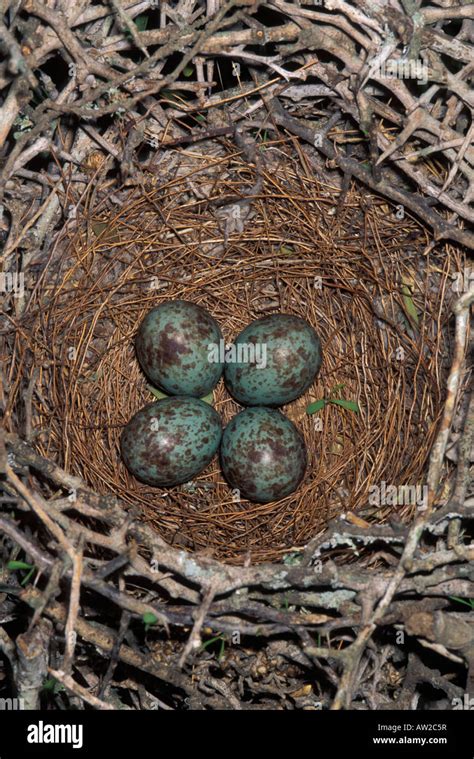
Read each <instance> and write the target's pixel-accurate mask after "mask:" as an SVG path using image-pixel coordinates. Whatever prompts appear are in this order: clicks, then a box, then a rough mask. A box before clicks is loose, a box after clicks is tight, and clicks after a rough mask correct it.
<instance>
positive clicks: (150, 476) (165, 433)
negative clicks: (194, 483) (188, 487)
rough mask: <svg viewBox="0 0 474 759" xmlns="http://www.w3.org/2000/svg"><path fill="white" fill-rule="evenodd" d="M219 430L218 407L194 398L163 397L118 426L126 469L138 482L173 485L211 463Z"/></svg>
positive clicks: (220, 432)
mask: <svg viewBox="0 0 474 759" xmlns="http://www.w3.org/2000/svg"><path fill="white" fill-rule="evenodd" d="M221 436H222V425H221V419H220V416H219V414H218V413H217V411H216V410H215V409H214V408H213V407H212V406H210V405H209V404H208V403H205V402H204V401H201V400H199V399H198V398H190V397H180V396H176V397H173V398H164V399H163V400H161V401H155V402H153V403H149V404H148V405H147V406H145V407H144V408H142V409H140V411H138V412H137V413H136V414H135V416H133V417H132V419H131V420H130V421H129V422H128V424H127V425H126V426H125V427H124V429H123V432H122V437H121V440H120V448H121V452H122V459H123V461H124V463H125V465H126V467H127V469H128V470H129V471H130V472H131V473H132V474H133V475H134V476H135V477H136V478H137V479H138V480H141V481H142V482H145V483H147V484H149V485H155V486H160V487H171V486H173V485H179V484H180V483H183V482H188V481H189V480H192V479H193V477H196V475H198V474H199V473H200V472H202V470H203V469H205V468H206V466H207V465H208V464H209V463H210V461H211V459H212V457H213V456H214V454H215V453H216V451H217V449H218V447H219V443H220V440H221Z"/></svg>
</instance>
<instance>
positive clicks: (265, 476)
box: [220, 406, 307, 503]
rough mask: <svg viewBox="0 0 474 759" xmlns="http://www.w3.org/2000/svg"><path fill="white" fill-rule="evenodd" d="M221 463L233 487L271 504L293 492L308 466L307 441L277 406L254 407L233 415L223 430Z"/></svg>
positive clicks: (255, 499) (247, 496) (245, 494)
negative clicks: (273, 407)
mask: <svg viewBox="0 0 474 759" xmlns="http://www.w3.org/2000/svg"><path fill="white" fill-rule="evenodd" d="M220 458H221V466H222V471H223V473H224V476H225V478H226V480H227V482H228V483H229V485H230V486H231V487H232V488H238V490H240V493H241V495H242V496H243V497H244V498H247V499H248V500H250V501H256V502H257V503H268V502H269V501H278V500H280V499H281V498H285V497H286V496H287V495H289V494H290V493H292V492H293V491H294V490H296V488H297V487H298V485H299V484H300V482H301V480H302V479H303V476H304V473H305V469H306V461H307V458H306V448H305V444H304V440H303V438H302V436H301V435H300V433H299V432H298V430H297V429H296V427H295V425H294V424H293V422H291V421H290V420H289V419H288V418H287V417H286V416H284V414H282V413H281V412H280V411H277V410H276V409H271V408H263V407H261V406H254V407H252V408H247V409H244V410H243V411H241V412H240V413H239V414H237V415H236V416H234V417H233V419H231V421H230V422H229V424H228V425H227V427H226V428H225V430H224V434H223V436H222V443H221V451H220Z"/></svg>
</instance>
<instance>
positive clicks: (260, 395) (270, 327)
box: [224, 314, 322, 406]
mask: <svg viewBox="0 0 474 759" xmlns="http://www.w3.org/2000/svg"><path fill="white" fill-rule="evenodd" d="M225 360H226V366H225V370H224V372H225V375H224V376H225V382H226V385H227V388H228V390H229V392H230V393H231V394H232V395H233V396H234V398H235V399H236V400H237V401H238V402H239V403H242V404H243V405H245V406H259V405H262V406H282V405H283V404H284V403H290V401H293V400H294V399H295V398H298V396H299V395H301V394H302V393H304V392H305V391H306V390H307V389H308V388H309V387H310V385H311V384H312V382H313V381H314V379H315V377H316V374H317V373H318V371H319V369H320V366H321V360H322V353H321V342H320V339H319V337H318V335H317V334H316V332H315V331H314V329H313V327H311V325H310V324H308V322H307V321H305V320H304V319H301V318H300V317H299V316H293V315H291V314H272V315H270V316H264V317H263V318H262V319H257V320H256V321H254V322H252V323H251V324H249V326H248V327H246V328H245V329H244V330H243V331H242V332H241V333H240V334H239V335H238V337H237V338H236V340H235V342H234V344H233V347H232V348H231V349H230V350H229V352H228V353H227V354H226V358H225Z"/></svg>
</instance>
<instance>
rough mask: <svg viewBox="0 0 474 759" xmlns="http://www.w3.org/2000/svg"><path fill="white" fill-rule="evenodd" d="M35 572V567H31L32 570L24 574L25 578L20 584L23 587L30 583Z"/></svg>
mask: <svg viewBox="0 0 474 759" xmlns="http://www.w3.org/2000/svg"><path fill="white" fill-rule="evenodd" d="M34 573H35V567H31V569H30V571H29V572H28V573H27V574H26V575H25V576H24V578H23V580H22V581H21V583H20V585H21V586H22V587H23V588H24V587H25V585H28V583H29V581H30V580H31V578H32V576H33V575H34Z"/></svg>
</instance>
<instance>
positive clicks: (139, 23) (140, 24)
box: [135, 16, 148, 32]
mask: <svg viewBox="0 0 474 759" xmlns="http://www.w3.org/2000/svg"><path fill="white" fill-rule="evenodd" d="M135 24H136V27H137V29H138V31H139V32H144V31H145V29H146V28H147V26H148V16H137V17H136V19H135Z"/></svg>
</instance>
